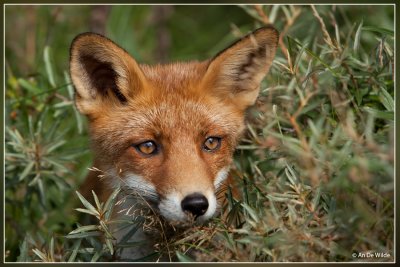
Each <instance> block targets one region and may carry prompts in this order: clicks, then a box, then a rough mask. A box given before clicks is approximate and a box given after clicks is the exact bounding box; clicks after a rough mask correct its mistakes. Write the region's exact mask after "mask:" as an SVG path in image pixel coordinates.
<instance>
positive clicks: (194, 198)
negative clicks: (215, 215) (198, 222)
mask: <svg viewBox="0 0 400 267" xmlns="http://www.w3.org/2000/svg"><path fill="white" fill-rule="evenodd" d="M181 207H182V210H183V211H185V212H186V211H187V212H190V213H192V214H193V215H194V216H195V218H197V217H199V216H201V215H203V214H204V213H206V211H207V209H208V200H207V198H206V197H205V196H204V195H202V194H200V193H193V194H190V195H188V196H186V197H185V198H184V199H183V200H182V202H181Z"/></svg>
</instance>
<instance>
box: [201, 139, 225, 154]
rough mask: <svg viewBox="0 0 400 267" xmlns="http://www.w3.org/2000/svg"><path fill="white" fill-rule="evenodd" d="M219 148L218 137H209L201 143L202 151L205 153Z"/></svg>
mask: <svg viewBox="0 0 400 267" xmlns="http://www.w3.org/2000/svg"><path fill="white" fill-rule="evenodd" d="M220 146H221V138H220V137H215V136H211V137H208V138H207V139H206V141H204V143H203V149H204V150H205V151H207V152H213V151H215V150H217V149H218V148H220Z"/></svg>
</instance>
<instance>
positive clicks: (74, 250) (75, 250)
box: [68, 239, 82, 262]
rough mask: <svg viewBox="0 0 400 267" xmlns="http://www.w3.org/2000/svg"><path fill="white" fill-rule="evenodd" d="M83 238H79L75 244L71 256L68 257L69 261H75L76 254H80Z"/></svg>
mask: <svg viewBox="0 0 400 267" xmlns="http://www.w3.org/2000/svg"><path fill="white" fill-rule="evenodd" d="M81 242H82V239H78V240H76V241H75V243H74V245H73V246H72V253H71V256H69V258H68V262H74V261H75V259H76V256H77V255H78V251H79V247H80V246H81Z"/></svg>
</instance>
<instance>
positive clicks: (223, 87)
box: [70, 26, 279, 222]
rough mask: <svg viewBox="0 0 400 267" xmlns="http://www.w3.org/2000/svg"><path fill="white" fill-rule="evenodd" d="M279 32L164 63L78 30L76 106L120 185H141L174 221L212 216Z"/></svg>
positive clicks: (112, 183)
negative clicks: (204, 56) (206, 56)
mask: <svg viewBox="0 0 400 267" xmlns="http://www.w3.org/2000/svg"><path fill="white" fill-rule="evenodd" d="M278 35H279V34H278V32H277V31H276V30H275V29H274V28H273V27H270V26H267V27H263V28H260V29H258V30H256V31H254V32H252V33H251V34H249V35H247V36H245V37H243V38H242V39H240V40H238V41H237V42H235V43H234V44H233V45H231V46H229V47H228V48H226V49H225V50H223V51H221V52H220V53H218V54H217V55H216V56H215V57H214V58H212V59H210V60H206V61H202V62H187V63H173V64H167V65H155V66H149V65H143V64H138V63H137V62H136V61H135V59H133V58H132V57H131V56H130V55H129V54H128V53H127V52H126V51H125V50H123V49H122V48H120V47H119V46H118V45H116V44H115V43H113V42H112V41H111V40H109V39H107V38H105V37H103V36H100V35H98V34H94V33H84V34H81V35H79V36H77V37H76V38H75V39H74V41H73V43H72V46H71V58H70V72H71V78H72V81H73V84H74V86H75V89H76V92H75V102H76V106H77V108H78V109H79V111H80V112H81V113H82V114H85V115H86V116H87V117H88V120H89V127H90V135H91V140H92V147H93V150H94V155H95V156H94V157H95V160H94V162H95V164H96V165H97V166H96V167H97V168H99V169H101V170H102V171H103V172H104V173H105V178H104V179H105V181H106V184H107V185H108V186H109V188H110V191H111V190H112V188H113V187H116V186H122V187H125V188H128V189H133V190H134V191H135V192H137V193H138V194H140V195H141V196H142V197H143V198H144V199H146V200H148V201H149V202H151V203H153V204H154V205H155V206H156V207H157V208H158V210H159V212H160V213H161V214H162V215H163V216H164V217H165V218H166V219H167V220H169V221H177V222H185V221H187V220H188V219H189V218H193V216H194V218H196V219H197V221H204V220H207V219H209V218H210V217H212V216H213V215H214V213H215V212H216V210H217V206H218V204H217V198H216V192H217V190H219V189H220V187H221V185H222V184H223V183H224V181H225V180H226V178H227V176H228V171H229V166H230V164H231V162H232V155H233V152H234V149H235V146H236V144H237V142H238V140H239V138H240V136H241V133H242V132H243V130H244V113H245V111H246V109H247V108H248V107H249V106H251V105H253V104H254V102H255V101H256V98H257V96H258V93H259V88H260V83H261V81H262V79H263V78H264V76H265V75H266V74H267V72H268V70H269V68H270V66H271V64H272V61H273V58H274V55H275V52H276V49H277V44H278Z"/></svg>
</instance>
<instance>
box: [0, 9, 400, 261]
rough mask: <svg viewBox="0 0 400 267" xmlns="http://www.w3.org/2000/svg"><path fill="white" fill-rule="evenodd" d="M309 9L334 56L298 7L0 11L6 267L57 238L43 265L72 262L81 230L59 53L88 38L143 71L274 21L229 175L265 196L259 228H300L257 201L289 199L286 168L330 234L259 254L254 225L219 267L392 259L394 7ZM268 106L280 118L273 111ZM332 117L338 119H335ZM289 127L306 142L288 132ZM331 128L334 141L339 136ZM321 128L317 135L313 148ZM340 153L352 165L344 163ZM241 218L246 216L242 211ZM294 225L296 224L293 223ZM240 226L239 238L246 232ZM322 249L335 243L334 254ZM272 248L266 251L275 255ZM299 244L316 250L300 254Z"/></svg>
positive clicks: (82, 143) (286, 210)
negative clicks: (377, 256)
mask: <svg viewBox="0 0 400 267" xmlns="http://www.w3.org/2000/svg"><path fill="white" fill-rule="evenodd" d="M317 10H318V12H319V15H320V16H321V17H322V19H323V21H324V22H325V26H326V29H325V31H326V32H328V34H329V35H330V36H331V38H332V39H333V40H334V44H329V42H327V39H326V35H325V32H324V30H323V29H322V28H321V23H320V21H318V19H316V15H315V14H314V13H313V12H312V9H311V8H310V6H302V5H295V6H293V5H290V6H288V5H275V6H262V7H260V6H259V7H258V8H256V7H255V6H235V5H213V6H206V5H202V6H198V5H118V6H117V5H103V6H101V5H32V6H30V5H7V6H5V38H6V39H5V40H6V41H5V54H6V58H5V66H6V92H5V124H6V164H5V168H6V170H5V171H6V179H5V212H6V215H5V220H6V221H5V232H6V233H5V237H6V240H5V247H6V261H17V260H18V261H32V260H34V259H36V260H37V259H38V257H39V258H40V259H41V260H43V258H42V257H40V256H38V253H36V252H35V253H34V254H33V253H32V249H33V248H37V249H40V250H45V249H48V246H49V243H50V244H51V241H50V238H51V237H55V238H56V239H57V240H58V242H57V240H56V245H55V248H54V247H53V250H55V254H56V255H59V258H51V257H50V258H48V260H50V261H51V260H54V261H59V260H65V259H66V257H67V256H66V255H68V257H70V254H68V253H70V251H71V250H70V248H71V246H72V245H71V243H69V241H66V240H65V239H64V236H65V235H66V234H67V233H68V232H70V231H71V230H72V229H73V227H74V226H75V223H76V221H77V214H76V212H74V211H73V209H74V208H76V207H77V206H79V204H78V200H77V198H76V196H75V194H74V191H75V190H76V188H77V187H78V185H79V184H80V183H81V182H82V181H83V179H84V177H85V175H86V173H87V169H88V168H89V167H90V166H91V155H90V152H89V140H88V135H87V130H86V122H85V119H84V118H83V117H82V116H81V115H79V114H78V113H77V111H76V110H75V109H74V107H73V88H72V86H71V83H70V80H69V74H68V61H69V46H70V43H71V41H72V40H73V38H74V37H75V36H76V35H78V34H79V33H82V32H87V31H92V32H97V33H100V34H103V35H106V36H107V37H109V38H110V39H112V40H114V41H115V42H116V43H118V44H119V45H120V46H122V47H123V48H125V49H126V50H127V51H128V52H129V53H130V54H131V55H133V56H134V57H135V58H136V59H137V61H138V62H139V63H147V64H152V63H158V62H170V61H179V60H203V59H207V58H209V57H212V56H213V55H215V54H216V53H217V52H218V51H220V50H222V49H223V48H225V47H226V46H228V45H229V44H230V43H231V42H233V41H234V40H236V39H237V38H239V37H241V36H242V35H243V34H246V33H248V32H249V31H251V30H254V29H256V28H258V27H260V26H262V25H265V24H266V23H272V24H273V25H274V26H275V27H276V28H277V29H278V31H280V32H281V35H282V36H281V44H280V47H279V49H278V52H277V56H276V59H275V63H274V66H273V67H272V68H271V70H270V74H269V75H268V77H267V78H266V80H265V82H264V83H263V86H262V89H263V90H262V92H261V97H260V101H261V104H260V103H259V104H258V106H257V108H258V109H259V111H254V110H252V112H251V113H250V115H249V118H250V122H251V123H252V125H253V126H252V128H251V129H250V134H248V135H246V137H245V140H244V142H243V144H242V145H241V146H240V147H239V150H238V153H237V154H236V155H235V156H236V157H235V158H236V161H235V163H236V165H235V166H236V168H234V169H235V171H236V172H238V173H239V174H238V175H237V176H240V177H242V178H243V177H244V178H243V179H245V180H246V179H249V182H251V183H254V185H256V184H257V186H260V184H262V185H263V186H265V188H264V187H261V189H260V188H259V187H256V186H253V187H252V188H253V189H254V188H256V189H257V190H261V191H263V192H264V194H261V195H260V193H259V191H257V192H250V191H251V190H250V189H249V192H246V194H249V196H248V195H246V196H248V197H247V198H246V201H247V203H246V204H247V205H248V206H246V207H247V208H248V207H253V208H254V209H255V210H257V212H260V216H261V217H262V216H264V217H265V218H268V220H270V218H272V217H273V216H272V215H271V214H274V216H275V215H276V214H277V213H276V212H278V213H279V216H280V215H282V218H281V219H282V220H281V221H280V222H281V224H280V227H283V226H282V225H285V224H286V223H287V222H288V221H289V222H290V223H292V221H296V222H297V221H303V219H304V218H306V215H304V214H305V213H304V212H306V213H307V212H309V211H304V210H301V211H298V210H297V209H292V207H291V206H290V205H288V206H289V207H288V206H285V204H281V203H280V202H279V203H280V204H279V205H278V206H276V207H275V206H274V204H273V203H272V202H273V201H272V200H271V199H270V198H268V200H266V198H265V195H268V194H270V193H271V192H272V193H273V192H281V193H282V195H280V196H279V198H278V199H281V198H284V196H287V195H286V193H287V192H288V191H287V190H288V189H286V187H283V186H281V185H280V181H281V180H282V179H284V178H285V177H286V176H285V174H286V175H287V176H288V177H289V176H290V175H289V174H288V173H290V174H291V175H292V174H293V172H294V171H293V170H292V169H291V167H290V166H287V165H285V164H282V159H284V160H287V161H288V162H289V163H290V165H292V164H293V166H294V167H293V168H294V169H296V172H297V173H298V175H299V177H303V178H304V179H303V180H301V183H303V182H304V183H305V184H307V186H308V185H309V184H311V185H312V186H313V190H310V191H309V192H308V193H307V194H309V195H307V197H306V198H307V199H308V201H310V203H311V202H312V205H317V204H318V205H321V210H325V211H326V216H325V215H324V216H325V217H321V220H319V221H318V223H321V222H324V223H326V225H325V224H324V227H325V228H323V229H324V230H318V231H321V233H325V232H324V231H328V230H329V229H331V228H330V227H331V226H332V225H334V228H335V227H336V228H335V231H334V232H333V233H331V232H329V234H326V236H323V237H321V236H318V237H316V239H312V238H310V239H309V240H308V239H299V240H296V242H297V241H299V242H300V243H301V244H300V243H296V242H294V241H293V240H292V239H289V241H288V239H285V238H283V237H281V236H279V237H274V236H273V234H272V239H268V242H264V241H260V240H259V237H260V236H263V235H265V237H266V238H269V237H270V234H267V232H268V233H270V232H271V231H272V230H271V229H267V230H268V231H267V230H266V232H265V233H261V234H260V233H258V232H257V231H259V230H260V229H261V228H262V227H258V228H257V229H253V228H251V227H250V226H249V227H250V228H248V229H251V230H249V232H248V233H247V235H246V236H245V238H244V237H243V236H241V237H240V239H239V238H236V239H235V238H234V237H233V236H234V235H233V234H232V233H229V235H226V236H227V237H228V236H229V238H233V239H232V240H230V241H231V242H232V243H229V244H233V243H234V244H235V246H234V247H235V250H233V249H232V251H236V252H235V253H236V254H235V253H233V252H232V253H233V254H232V255H231V254H229V253H228V254H226V255H231V256H227V257H228V258H227V259H226V260H228V261H229V260H230V259H234V260H243V261H246V260H247V261H252V260H254V259H257V260H266V261H271V260H278V261H286V260H292V261H293V260H310V261H321V260H333V261H335V260H337V261H340V260H345V261H346V260H347V261H348V260H354V259H352V258H351V256H350V255H349V253H350V252H351V251H362V250H369V249H371V250H374V249H375V250H377V249H378V248H379V249H381V250H383V249H385V248H386V249H387V251H392V250H391V249H392V247H393V239H391V237H392V236H393V190H394V189H393V177H394V175H393V166H394V165H393V164H394V163H393V151H392V150H390V147H391V146H392V145H393V118H394V113H393V97H394V86H393V85H394V83H393V79H392V78H393V76H391V75H393V68H394V65H393V57H394V55H393V45H394V39H393V31H394V7H393V6H383V5H360V6H357V5H351V6H350V5H348V6H345V5H337V6H332V5H323V6H317ZM286 49H287V50H286ZM288 57H290V59H288ZM327 66H328V68H327ZM327 69H328V71H327ZM321 70H324V71H323V73H322V74H321V75H320V76H318V75H317V74H316V73H319V72H321ZM314 75H316V76H318V78H316V77H314ZM309 80H310V81H311V82H308V81H309ZM271 86H272V88H271ZM331 88H333V90H332V91H329V92H327V91H328V89H329V90H330V89H331ZM343 88H345V89H343ZM325 89H326V90H325ZM342 89H343V90H344V91H343V92H342V91H341V90H342ZM313 90H314V91H313ZM324 90H325V91H324ZM346 90H347V91H346ZM310 92H312V94H310V98H311V101H310V103H307V105H305V107H304V105H303V104H304V96H307V95H308V93H310ZM336 92H338V93H337V95H336ZM303 93H304V94H305V95H303ZM341 94H342V95H341ZM311 95H314V96H315V97H311ZM343 95H344V98H343ZM335 97H336V99H335ZM306 98H307V97H306ZM271 99H272V100H271ZM349 99H350V100H351V102H350V100H349ZM347 100H349V101H347ZM341 101H343V103H345V102H346V103H345V104H343V103H342V102H341ZM339 102H340V103H341V104H338V103H339ZM349 102H350V104H349ZM276 107H278V111H280V113H279V112H278V113H275V112H276V110H277V109H276ZM303 108H304V111H303V110H302V109H303ZM343 109H344V111H343ZM299 110H301V112H300V115H299V117H296V118H295V121H297V122H298V125H295V124H291V122H293V121H290V119H292V118H293V117H289V115H291V114H296V111H299ZM353 112H354V114H355V115H354V114H353ZM341 114H345V116H347V119H348V121H345V120H342V117H341ZM371 114H372V115H371ZM353 115H354V117H352V116H353ZM260 118H261V119H260ZM325 119H326V121H325ZM352 119H354V120H355V121H356V122H357V123H356V125H355V126H354V131H355V132H356V133H357V134H359V135H360V136H362V138H366V139H367V140H369V141H371V140H372V141H371V143H368V142H367V144H365V143H360V144H358V143H357V142H358V141H357V140H355V139H356V138H355V139H354V140H353V139H352V136H350V137H349V136H347V135H346V134H348V132H346V130H348V129H349V128H351V127H353V126H351V127H350V124H351V123H350V122H349V121H351V120H352ZM310 121H311V123H310ZM358 122H359V123H358ZM312 123H314V124H312ZM351 125H353V124H351ZM281 126H282V127H281ZM295 126H299V127H300V128H301V129H302V132H301V133H302V134H304V136H302V135H301V134H300V133H299V132H296V131H295V130H296V129H295ZM341 127H342V128H343V132H338V131H335V130H336V129H339V128H340V129H342V128H341ZM318 129H322V130H321V131H322V134H321V133H319V134H321V135H323V136H322V137H321V136H320V135H318V134H317V132H318V131H317V130H318ZM271 132H272V133H271ZM350 132H351V131H350ZM317 135H318V137H316V136H317ZM349 135H350V134H349ZM271 136H272V137H273V138H272V137H271ZM353 137H354V136H353ZM271 138H272V139H271ZM274 138H275V139H278V140H279V141H281V142H282V144H281V146H282V149H281V150H280V151H279V152H278V153H275V151H272V152H269V150H268V149H265V148H267V147H268V145H267V144H269V143H271V142H272V143H274V142H277V141H276V140H275V139H274ZM302 138H303V139H302ZM342 138H343V139H345V140H342ZM346 138H348V139H350V140H347V139H346ZM271 140H272V141H271ZM299 140H300V141H299ZM338 140H339V141H338ZM303 141H306V142H309V143H308V145H309V146H310V147H311V152H310V151H308V152H310V153H311V154H312V156H311V157H312V160H310V162H311V161H312V162H313V163H314V164H316V166H314V167H315V168H314V169H312V170H310V166H308V165H307V163H304V162H303V161H302V160H303V159H306V160H308V158H307V157H304V158H302V157H303V156H302V155H306V152H307V151H304V150H302V149H304V147H302V146H300V145H299V144H300V143H301V144H303V143H302V142H303ZM335 142H338V143H335ZM371 144H373V145H375V146H372V145H371ZM368 145H370V146H368ZM272 150H273V149H272ZM302 153H303V154H302ZM299 155H300V156H299ZM344 155H346V157H345V156H344ZM348 155H351V156H353V158H351V159H348V161H346V159H347V156H348ZM254 166H256V167H254ZM292 171H293V172H292ZM260 173H262V175H261V174H260ZM310 173H311V174H314V175H317V177H320V178H321V181H323V182H322V183H323V184H322V185H316V184H313V182H315V181H313V180H312V178H310V177H312V175H310ZM264 175H265V177H268V179H267V181H265V180H263V179H266V178H265V177H264ZM325 176H326V177H328V178H326V177H325ZM290 177H291V176H290ZM324 177H325V178H324ZM253 179H254V180H253ZM295 180H296V179H295ZM310 180H311V181H310ZM291 181H293V180H291ZM296 181H297V180H296ZM298 182H299V181H298ZM264 183H265V184H264ZM302 186H304V185H303V184H302ZM307 186H306V187H304V188H308V187H307ZM299 188H300V187H299ZM366 188H367V189H366ZM246 190H247V189H246ZM320 190H321V191H320ZM365 190H367V191H368V192H367V193H365ZM265 192H268V194H266V193H265ZM315 192H317V193H315ZM320 192H323V193H322V196H321V195H319V194H320ZM325 193H326V195H324V194H325ZM314 194H317V196H314ZM366 195H367V196H366ZM252 197H253V198H252ZM312 197H313V198H312ZM291 198H293V196H290V197H289V198H288V199H287V200H288V201H286V202H285V203H289V202H290V199H291ZM252 199H253V201H254V202H251V200H252ZM261 202H262V204H260V203H261ZM320 202H321V203H320ZM310 205H311V204H310ZM318 205H317V206H318ZM336 205H337V210H335V207H336ZM260 207H265V208H260ZM247 211H248V210H247ZM270 211H271V212H272V213H268V212H270ZM239 213H240V214H242V213H243V214H245V215H243V216H249V215H248V213H247V212H246V211H245V212H243V211H240V212H239ZM265 213H267V215H268V216H265ZM246 214H247V215H246ZM288 214H289V215H288ZM307 214H308V215H307V216H309V217H307V219H304V221H306V223H305V225H307V226H304V225H297V224H296V223H295V224H296V226H293V225H291V227H289V228H290V229H291V230H293V229H294V230H296V229H297V230H298V231H300V232H301V231H306V230H307V231H308V230H309V228H308V227H309V226H310V225H309V224H307V223H309V222H310V220H311V221H312V219H310V218H311V217H312V216H314V215H315V214H314V213H312V212H310V213H307ZM323 214H325V213H323ZM293 216H299V218H298V220H294V219H293V218H294V217H293ZM321 216H322V215H321ZM245 218H246V217H245ZM374 218H380V219H379V221H376V220H374ZM239 221H248V222H251V219H244V220H243V218H242V219H240V220H239ZM261 221H262V220H261ZM240 225H241V227H243V229H247V228H246V224H245V223H244V222H243V223H241V224H240ZM243 225H244V226H243ZM266 225H274V223H271V222H270V221H269V222H268V223H267V224H266ZM253 226H254V225H253ZM314 226H315V225H313V227H314ZM221 227H222V226H221ZM263 227H264V226H263ZM271 227H272V226H271ZM296 227H299V228H296ZM332 227H333V226H332ZM282 229H283V228H282ZM282 229H281V230H282ZM318 229H319V228H318ZM321 229H322V228H321ZM327 229H328V230H327ZM225 230H226V229H225ZM294 230H293V231H294ZM336 230H337V231H336ZM226 231H227V230H226ZM274 231H276V232H279V233H281V232H282V231H283V230H282V231H278V230H276V229H275V230H274ZM313 231H314V230H313ZM316 231H317V230H316ZM329 231H330V230H329ZM222 232H223V231H222ZM271 233H272V232H271ZM296 233H299V232H296ZM314 233H315V231H314V232H310V233H308V232H307V234H306V236H312V237H314ZM358 233H361V234H358ZM365 233H371V237H370V238H367V237H364V236H363V234H364V235H365ZM290 234H293V233H292V232H290ZM317 235H318V234H317ZM321 235H322V234H321ZM253 238H254V239H253ZM274 238H276V239H274ZM329 238H332V240H333V241H332V242H336V239H335V238H338V240H339V241H337V244H336V243H334V244H333V245H332V243H330V241H329V240H330V239H329ZM328 239H329V240H328ZM233 240H234V241H233ZM243 240H244V241H243ZM271 240H273V241H272V243H274V244H276V245H271V243H270V242H271ZM307 240H308V241H307ZM310 240H311V241H310ZM246 242H247V243H246ZM259 242H261V243H259ZM263 242H264V243H263ZM308 242H309V243H312V244H313V245H312V246H311V245H309V243H308ZM318 242H320V243H318ZM227 244H228V243H227ZM244 244H249V245H247V247H245V248H246V249H249V250H250V251H251V253H250V252H249V253H248V255H249V256H248V258H246V257H247V254H246V253H244V254H246V256H243V255H244V254H243V255H241V254H240V251H241V250H243V251H247V250H245V249H244V248H243V246H245V245H244ZM260 244H264V245H265V249H266V250H265V251H267V252H265V251H263V252H254V251H259V250H258V248H259V247H260V246H262V245H260ZM294 244H296V245H294ZM315 244H319V245H320V246H321V247H325V248H327V247H329V251H330V254H329V255H327V254H323V252H321V251H322V250H323V249H321V248H315V246H314V245H315ZM328 244H329V245H328ZM290 245H294V246H295V247H290ZM232 246H233V245H232ZM236 246H237V247H236ZM252 246H253V247H252ZM309 246H311V247H312V249H310V250H308V249H309ZM317 247H318V246H317ZM216 251H219V250H216ZM238 251H239V252H238ZM304 251H309V252H307V253H308V254H307V253H305V252H304ZM332 251H333V252H332ZM253 252H254V253H255V254H254V255H253ZM224 253H225V252H221V253H219V255H225V254H224ZM263 253H264V254H263ZM50 254H51V253H50ZM50 254H49V255H50ZM53 254H54V253H53ZM260 255H261V256H260ZM53 256H54V255H53ZM178 256H179V255H178ZM392 256H393V255H392ZM221 257H222V256H221ZM229 257H231V258H229ZM46 259H47V258H46ZM84 259H87V258H84ZM104 259H108V258H104ZM81 260H82V259H81ZM89 260H90V259H89ZM220 260H221V259H220Z"/></svg>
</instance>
